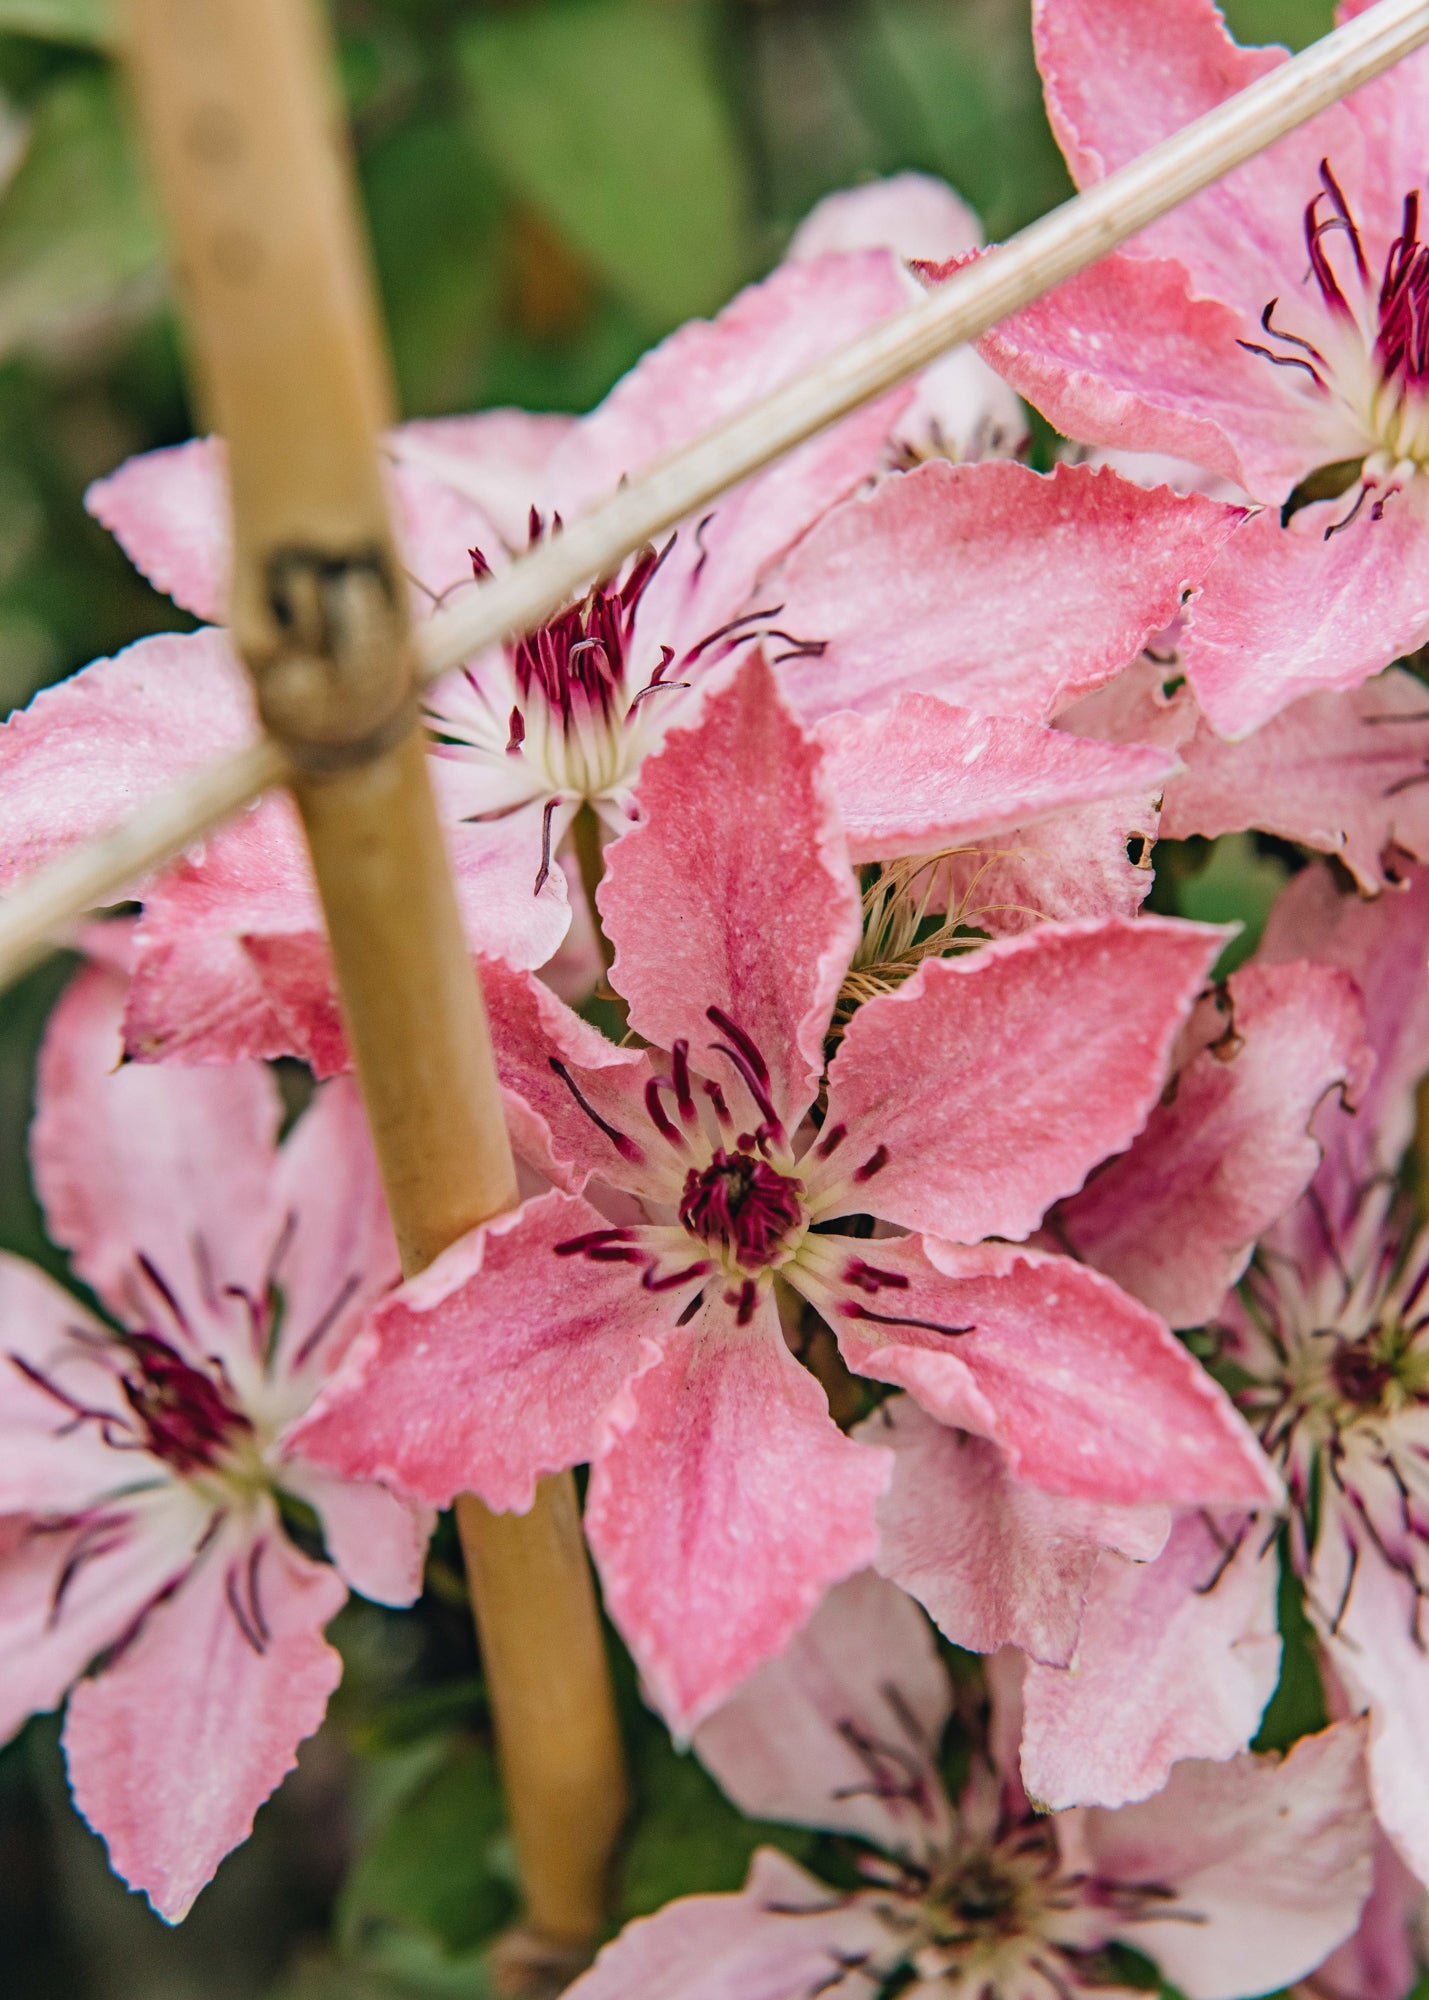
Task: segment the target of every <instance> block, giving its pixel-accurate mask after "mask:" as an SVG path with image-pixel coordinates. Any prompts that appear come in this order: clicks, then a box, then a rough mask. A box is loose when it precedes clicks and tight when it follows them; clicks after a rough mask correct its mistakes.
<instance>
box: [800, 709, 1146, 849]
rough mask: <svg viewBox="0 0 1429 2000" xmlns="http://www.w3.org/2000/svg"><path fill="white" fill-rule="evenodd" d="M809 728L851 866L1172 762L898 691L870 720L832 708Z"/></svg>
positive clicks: (943, 843) (996, 824)
mask: <svg viewBox="0 0 1429 2000" xmlns="http://www.w3.org/2000/svg"><path fill="white" fill-rule="evenodd" d="M815 733H816V735H817V737H818V740H819V743H820V744H821V745H822V747H823V750H824V755H825V759H826V768H827V770H828V774H829V780H830V782H831V784H832V785H833V788H834V792H835V794H836V796H837V798H838V802H839V814H840V817H841V818H842V820H843V823H844V830H845V832H846V833H847V835H848V843H849V854H850V857H851V858H852V860H854V861H855V862H861V861H875V860H881V861H889V860H893V859H895V858H896V857H897V856H899V855H902V854H927V853H931V852H933V851H934V850H935V849H938V848H942V847H951V846H953V845H954V844H961V843H963V842H965V841H970V840H976V839H986V838H990V837H991V836H992V835H994V834H999V833H1007V832H1010V831H1011V830H1012V829H1013V828H1015V827H1022V826H1029V825H1032V824H1034V823H1035V822H1036V821H1037V820H1039V819H1042V818H1045V817H1046V816H1048V815H1049V814H1052V813H1054V812H1056V811H1057V810H1058V809H1059V808H1062V807H1065V806H1068V805H1080V804H1083V803H1085V802H1086V801H1088V800H1093V799H1104V798H1108V797H1114V796H1116V795H1117V794H1120V793H1124V792H1130V791H1136V790H1142V789H1145V788H1147V787H1150V788H1151V789H1153V790H1155V789H1157V788H1158V787H1159V781H1160V780H1162V779H1164V778H1165V777H1166V776H1167V775H1168V773H1170V772H1171V771H1173V770H1174V769H1175V768H1176V759H1175V757H1174V756H1173V755H1171V754H1170V753H1169V752H1167V751H1163V750H1159V749H1157V748H1156V747H1155V746H1154V745H1151V744H1120V743H1099V742H1093V741H1091V740H1090V739H1088V738H1085V737H1078V736H1069V735H1068V734H1067V733H1066V732H1065V731H1064V730H1060V729H1045V728H1042V727H1041V726H1040V725H1038V724H1036V723H1027V722H1023V721H1021V720H1020V719H1018V718H1016V717H1012V716H984V715H978V714H976V713H975V712H974V711H973V710H971V709H966V708H956V707H954V706H953V704H952V703H951V702H946V701H941V700H939V699H938V698H937V697H936V696H934V695H923V694H901V695H899V697H898V699H897V700H896V701H895V702H894V703H893V705H892V707H891V708H890V709H888V710H887V711H886V712H885V713H883V714H881V715H877V716H873V717H868V716H863V715H859V714H855V713H850V712H848V711H841V712H839V713H836V714H834V715H830V716H827V717H826V718H825V719H824V721H823V722H821V723H820V724H819V726H818V729H817V731H816V732H815Z"/></svg>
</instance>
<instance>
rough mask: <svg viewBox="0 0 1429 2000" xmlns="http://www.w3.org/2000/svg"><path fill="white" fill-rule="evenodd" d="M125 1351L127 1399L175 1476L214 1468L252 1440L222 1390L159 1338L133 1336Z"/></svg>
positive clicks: (245, 1420)
mask: <svg viewBox="0 0 1429 2000" xmlns="http://www.w3.org/2000/svg"><path fill="white" fill-rule="evenodd" d="M124 1347H125V1350H126V1353H127V1354H128V1356H129V1359H130V1362H131V1364H132V1365H131V1366H130V1367H129V1368H128V1369H126V1370H125V1372H124V1374H123V1376H122V1377H121V1380H122V1383H123V1389H124V1399H125V1401H126V1402H127V1403H128V1405H129V1407H130V1409H131V1410H133V1412H134V1414H135V1416H136V1417H137V1418H138V1420H139V1423H140V1425H141V1426H142V1428H143V1432H144V1440H145V1443H146V1445H147V1447H148V1449H149V1450H150V1451H151V1452H153V1454H154V1456H155V1457H156V1458H162V1459H163V1460H164V1461H165V1463H166V1464H168V1465H171V1466H172V1467H173V1468H174V1470H175V1471H176V1472H178V1473H180V1474H187V1473H191V1472H197V1471H200V1470H202V1469H205V1468H210V1467H213V1466H215V1465H217V1464H218V1463H219V1461H220V1460H221V1459H222V1458H224V1457H226V1456H227V1455H228V1453H229V1452H230V1451H231V1450H232V1448H233V1447H234V1446H235V1445H236V1444H238V1443H239V1441H240V1440H242V1439H244V1438H247V1437H249V1436H251V1435H252V1431H253V1426H252V1424H251V1423H250V1422H249V1420H248V1418H247V1417H245V1416H244V1414H243V1412H242V1411H241V1410H240V1409H238V1408H237V1407H236V1406H235V1405H234V1403H233V1402H232V1401H231V1400H230V1398H229V1396H228V1394H227V1391H226V1389H225V1387H224V1385H223V1384H222V1383H221V1382H219V1381H217V1380H216V1379H215V1378H214V1377H213V1376H212V1375H210V1374H209V1373H208V1372H207V1371H206V1370H205V1369H202V1368H194V1367H192V1366H191V1365H190V1363H188V1362H187V1361H185V1360H184V1359H183V1357H182V1356H181V1355H180V1354H178V1353H177V1352H176V1351H175V1350H174V1349H173V1348H172V1347H170V1346H169V1344H168V1342H167V1341H165V1340H160V1339H159V1337H158V1335H157V1334H153V1333H133V1334H129V1335H127V1336H126V1338H125V1341H124Z"/></svg>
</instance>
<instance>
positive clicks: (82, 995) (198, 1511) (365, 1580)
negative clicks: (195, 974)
mask: <svg viewBox="0 0 1429 2000" xmlns="http://www.w3.org/2000/svg"><path fill="white" fill-rule="evenodd" d="M111 942H112V940H111ZM123 984H124V982H123V978H122V976H121V975H120V974H119V973H117V972H115V971H112V970H107V969H104V968H102V967H97V966H95V967H90V968H89V969H86V970H85V971H83V972H82V973H81V974H80V975H79V977H78V978H77V979H76V980H75V982H74V984H73V985H72V986H71V987H70V988H69V990H68V992H67V993H66V994H65V996H64V998H63V999H62V1000H61V1001H60V1004H59V1006H58V1008H57V1009H56V1011H55V1014H54V1016H53V1018H52V1020H51V1022H50V1026H49V1029H48V1032H47V1035H46V1039H45V1044H44V1050H43V1053H42V1056H41V1061H40V1074H39V1088H38V1111H37V1115H36V1120H35V1125H34V1130H33V1134H32V1140H31V1158H32V1162H33V1166H34V1172H35V1180H36V1186H37V1189H38V1192H39V1195H40V1199H41V1202H42V1204H43V1207H44V1211H45V1216H46V1221H47V1225H48V1228H49V1231H50V1234H51V1236H52V1237H53V1238H54V1240H55V1241H56V1242H57V1243H59V1244H61V1245H62V1246H64V1247H65V1248H66V1249H68V1250H69V1252H70V1253H71V1257H72V1260H73V1267H74V1270H75V1273H76V1275H77V1276H78V1277H80V1278H82V1279H83V1280H84V1282H85V1283H86V1284H87V1285H89V1286H90V1288H91V1289H92V1291H93V1292H94V1294H95V1295H96V1297H97V1298H98V1299H99V1301H100V1303H101V1305H102V1306H103V1307H104V1309H105V1311H106V1312H107V1313H108V1314H110V1316H111V1319H112V1322H113V1323H112V1325H109V1324H105V1323H104V1322H103V1321H101V1320H99V1319H97V1318H96V1317H95V1316H94V1314H93V1313H92V1312H90V1311H89V1310H88V1308H86V1307H85V1306H83V1305H81V1304H80V1302H79V1301H78V1299H76V1298H75V1297H73V1296H72V1295H71V1294H70V1293H69V1292H66V1291H64V1290H62V1289H61V1288H60V1287H59V1286H58V1285H56V1284H55V1283H54V1282H53V1281H52V1280H51V1279H50V1278H48V1277H46V1276H45V1275H44V1274H43V1273H42V1272H40V1271H38V1270H36V1269H35V1268H34V1267H33V1266H32V1265H29V1264H26V1263H23V1262H22V1261H21V1260H20V1259H18V1258H15V1257H8V1256H7V1257H4V1258H3V1259H0V1294H3V1316H0V1317H3V1332H0V1663H3V1664H0V1687H3V1690H4V1692H3V1698H0V1737H4V1736H8V1735H9V1734H10V1733H11V1732H12V1731H13V1730H14V1729H16V1728H17V1727H18V1726H19V1724H20V1723H22V1722H23V1721H24V1720H25V1718H26V1717H27V1716H28V1715H31V1714H33V1713H34V1712H36V1711H37V1710H43V1709H49V1708H54V1707H56V1706H57V1705H58V1704H59V1703H60V1702H61V1701H62V1700H63V1699H64V1696H65V1692H66V1690H67V1689H69V1690H71V1692H70V1695H69V1710H68V1715H67V1718H66V1722H65V1729H64V1748H65V1754H66V1757H67V1759H68V1763H69V1774H70V1782H71V1785H72V1787H73V1790H74V1797H75V1803H76V1804H77V1805H78V1807H79V1809H80V1811H81V1812H82V1813H83V1814H84V1816H85V1818H86V1819H88V1820H89V1822H90V1824H91V1825H92V1826H93V1827H94V1828H95V1830H96V1831H97V1832H99V1833H101V1834H102V1835H103V1836H104V1838H105V1840H106V1841H107V1842H108V1845H109V1853H110V1859H111V1861H112V1862H113V1865H114V1867H115V1869H116V1870H117V1871H118V1873H119V1874H121V1875H122V1876H123V1877H124V1878H125V1879H126V1880H127V1881H128V1882H130V1883H132V1884H133V1885H134V1886H135V1887H136V1888H142V1889H144V1890H145V1891H146V1892H147V1893H148V1895H149V1897H150V1899H151V1901H152V1902H153V1904H154V1906H155V1908H156V1909H158V1910H159V1911H160V1913H161V1914H162V1915H164V1916H165V1917H168V1918H169V1919H170V1920H177V1919H178V1918H180V1917H182V1916H183V1915H184V1913H185V1911H186V1910H187V1909H188V1907H189V1905H190V1903H191V1902H192V1901H193V1899H194V1897H195V1896H196V1895H197V1893H198V1891H199V1890H200V1889H201V1888H202V1887H203V1885H204V1883H205V1882H207V1881H208V1879H209V1877H210V1876H211V1875H212V1874H213V1871H214V1869H215V1868H216V1867H217V1865H218V1863H219V1862H220V1861H221V1860H222V1858H223V1856H224V1855H225V1854H226V1853H227V1852H228V1851H229V1849H230V1848H232V1847H234V1846H236V1845H237V1844H238V1842H239V1841H241V1840H243V1839H244V1838H245V1836H246V1835H247V1833H248V1830H249V1828H250V1827H251V1825H252V1822H253V1815H254V1812H255V1811H256V1810H257V1808H258V1807H259V1806H260V1805H261V1804H262V1802H263V1800H264V1799H265V1798H267V1797H268V1795H269V1793H270V1792H272V1791H273V1789H274V1788H275V1786H277V1785H278V1784H279V1783H280V1781H281V1780H282V1778H283V1776H284V1774H285V1773H286V1772H287V1771H288V1770H289V1769H290V1768H291V1766H292V1764H293V1760H294V1757H295V1754H296V1751H297V1746H298V1744H299V1742H300V1741H301V1739H302V1738H303V1737H305V1736H308V1735H311V1733H312V1732H313V1730H315V1729H316V1728H317V1726H318V1724H319V1723H320V1722H321V1720H322V1718H323V1712H324V1710H325V1709H326V1707H327V1700H328V1696H329V1695H330V1694H331V1692H332V1690H333V1688H334V1687H335V1686H336V1685H337V1681H338V1678H339V1675H340V1673H341V1671H342V1663H341V1660H340V1658H339V1656H338V1654H337V1653H336V1652H335V1651H334V1650H333V1648H332V1647H331V1646H329V1645H328V1644H326V1642H325V1641H324V1639H323V1637H322V1629H323V1627H324V1626H325V1625H326V1624H327V1622H328V1620H329V1619H330V1618H331V1617H332V1616H333V1614H334V1613H335V1612H336V1611H338V1610H339V1609H340V1607H341V1606H342V1604H343V1603H344V1601H345V1600H346V1597H347V1586H348V1585H349V1584H350V1585H351V1586H352V1587H353V1588H354V1589H356V1590H360V1591H361V1592H362V1593H363V1594H364V1595H366V1596H369V1597H374V1598H377V1599H378V1600H379V1601H381V1602H383V1603H389V1604H407V1603H410V1602H411V1601H412V1599H413V1598H415V1597H416V1595H417V1594H418V1592H419V1590H420V1588H421V1576H422V1557H423V1551H424V1549H425V1545H426V1536H427V1529H428V1526H429V1522H428V1519H427V1518H426V1516H425V1515H424V1513H423V1511H422V1510H421V1509H419V1508H414V1507H412V1506H411V1505H410V1504H408V1503H407V1502H406V1501H403V1500H399V1499H397V1498H396V1497H394V1496H393V1495H392V1494H391V1493H390V1492H387V1491H385V1490H384V1489H383V1488H382V1487H380V1486H376V1485H368V1484H362V1483H358V1482H353V1481H349V1480H347V1479H344V1478H341V1477H335V1476H334V1475H333V1474H332V1473H331V1472H330V1471H328V1470H327V1469H326V1468H324V1467H322V1466H319V1465H317V1464H315V1463H314V1462H312V1461H311V1460H309V1459H307V1458H305V1457H304V1456H303V1454H302V1453H301V1452H300V1451H297V1450H295V1449H293V1448H292V1446H291V1445H290V1443H289V1433H290V1431H291V1428H292V1424H293V1421H294V1419H295V1418H296V1417H298V1416H300V1415H301V1414H302V1412H303V1411H304V1410H305V1409H306V1408H307V1406H308V1404H309V1403H310V1402H311V1401H312V1398H313V1396H314V1395H315V1394H316V1392H317V1390H318V1389H319V1387H320V1386H321V1384H322V1383H323V1382H324V1381H326V1379H327V1377H328V1375H329V1374H330V1373H331V1371H332V1369H333V1367H334V1365H335V1363H336V1362H337V1360H338V1358H339V1356H340V1355H341V1354H342V1352H343V1350H344V1349H345V1348H346V1346H347V1345H348V1343H349V1341H350V1340H351V1339H352V1337H353V1335H354V1333H355V1332H356V1331H357V1327H358V1323H359V1321H360V1320H361V1318H362V1315H363V1313H364V1311H365V1310H366V1309H367V1308H368V1307H370V1306H371V1305H372V1303H373V1302H374V1300H376V1299H377V1298H378V1297H380V1296H381V1294H382V1293H384V1292H385V1291H387V1290H388V1289H389V1288H390V1286H391V1285H392V1284H393V1283H394V1282H395V1281H396V1278H397V1276H398V1269H397V1258H396V1251H395V1247H394V1245H393V1242H392V1235H391V1230H390V1227H389V1225H388V1221H387V1215H386V1210H385V1208H384V1207H383V1203H382V1197H381V1192H380V1189H379V1186H378V1181H377V1173H376V1167H375V1164H374V1162H373V1159H372V1155H371V1152H370V1149H369V1147H368V1144H367V1140H366V1135H365V1132H364V1129H363V1124H362V1114H361V1109H360V1106H359V1105H358V1102H357V1097H356V1092H355V1091H354V1089H353V1087H352V1086H351V1085H350V1084H349V1083H347V1082H339V1083H336V1084H333V1085H329V1086H327V1087H325V1088H324V1089H323V1090H322V1091H321V1092H320V1093H319V1095H318V1097H317V1098H316V1099H315V1101H314V1102H313V1103H312V1105H311V1106H310V1107H309V1109H308V1110H307V1111H306V1112H305V1113H304V1114H303V1115H302V1117H301V1118H300V1119H299V1120H298V1122H297V1123H296V1124H295V1125H294V1127H293V1129H292V1131H291V1132H290V1133H289V1135H288V1136H287V1138H286V1139H285V1140H284V1141H283V1142H282V1144H281V1145H280V1144H279V1143H278V1126H279V1119H280V1116H281V1104H280V1101H279V1097H278V1092H277V1088H276V1085H275V1083H274V1081H273V1079H272V1078H271V1076H270V1075H269V1073H268V1072H267V1071H266V1070H264V1069H263V1068H262V1067H261V1065H258V1064H239V1065H236V1066H234V1067H232V1068H229V1069H223V1070H207V1071H202V1072H197V1073H195V1072H176V1071H173V1070H161V1069H143V1068H138V1067H135V1066H132V1065H131V1066H129V1067H126V1068H122V1069H116V1064H117V1062H118V1060H119V1051H120V1041H119V1021H120V1014H121V1010H122V1006H123ZM116 1328H117V1329H119V1330H118V1331H116V1330H115V1329H116ZM284 1496H290V1497H291V1498H292V1499H294V1500H297V1501H300V1502H303V1503H305V1504H306V1505H307V1506H308V1507H310V1508H311V1509H312V1510H313V1511H314V1512H315V1513H316V1516H317V1519H318V1522H319V1523H320V1525H321V1528H322V1533H323V1537H324V1540H325V1542H326V1546H327V1550H328V1553H329V1556H330V1558H331V1563H332V1565H333V1566H331V1567H330V1566H329V1565H328V1564H327V1563H319V1562H314V1561H312V1560H310V1559H309V1557H308V1556H306V1555H304V1554H303V1553H301V1552H300V1550H299V1549H298V1547H297V1546H296V1545H295V1544H294V1543H293V1542H292V1541H291V1540H290V1539H289V1536H288V1534H287V1533H286V1531H285V1528H284V1524H283V1516H282V1511H281V1509H282V1502H283V1497H284ZM92 1665H93V1666H95V1669H96V1670H95V1672H94V1673H93V1675H92V1677H86V1675H87V1671H88V1670H89V1669H90V1668H91V1666H92Z"/></svg>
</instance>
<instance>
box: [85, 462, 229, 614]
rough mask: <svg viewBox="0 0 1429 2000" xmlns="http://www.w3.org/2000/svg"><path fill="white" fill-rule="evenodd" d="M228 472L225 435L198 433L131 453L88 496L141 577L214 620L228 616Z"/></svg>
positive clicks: (102, 523)
mask: <svg viewBox="0 0 1429 2000" xmlns="http://www.w3.org/2000/svg"><path fill="white" fill-rule="evenodd" d="M227 477H228V475H227V461H226V455H225V453H224V449H223V444H222V441H221V440H220V439H218V438H213V437H196V438H190V439H189V440H188V442H187V443H186V444H179V445H170V446H168V447H167V448H166V449H164V450H162V451H146V452H144V453H143V454H142V455H141V456H140V457H138V458H129V459H126V460H125V461H124V463H123V464H122V465H121V466H120V467H119V468H118V469H117V471H114V472H111V473H110V474H109V475H108V476H107V477H106V478H104V479H97V480H95V482H94V484H93V485H92V486H91V487H90V489H89V491H88V492H87V493H86V494H85V496H84V504H85V506H86V507H87V508H88V509H89V512H90V513H91V514H92V515H93V516H94V518H95V520H96V521H98V523H99V524H100V526H101V527H102V528H107V529H108V530H109V532H110V534H111V535H113V537H114V539H115V540H116V541H117V542H118V544H119V546H120V548H121V549H123V551H124V553H125V555H126V556H128V558H129V560H130V562H132V563H133V564H134V567H135V568H136V569H137V570H138V571H139V573H140V575H141V576H144V577H147V578H148V580H149V582H150V583H152V584H153V586H154V588H155V589H156V590H162V591H163V592H165V594H166V595H167V596H169V597H172V598H173V600H174V602H175V604H179V605H182V607H183V608H184V610H185V611H191V612H192V613H193V614H194V616H195V618H202V619H203V620H204V622H205V623H206V624H210V625H219V624H222V622H223V620H224V619H225V618H226V617H227V615H228V572H229V565H230V554H229V550H230V546H231V542H232V535H233V529H232V517H231V515H230V511H229V502H228V485H227Z"/></svg>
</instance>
